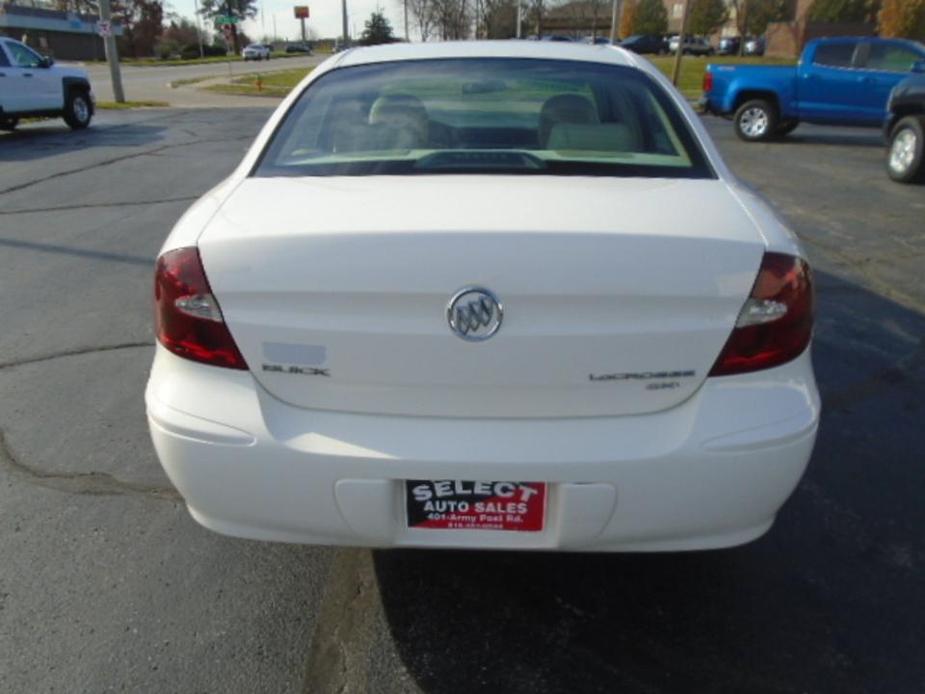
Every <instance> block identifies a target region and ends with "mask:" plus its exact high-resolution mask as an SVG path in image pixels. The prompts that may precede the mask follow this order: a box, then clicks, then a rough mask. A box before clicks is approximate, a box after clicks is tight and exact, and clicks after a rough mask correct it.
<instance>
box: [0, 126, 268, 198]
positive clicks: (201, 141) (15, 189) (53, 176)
mask: <svg viewBox="0 0 925 694" xmlns="http://www.w3.org/2000/svg"><path fill="white" fill-rule="evenodd" d="M245 140H246V141H248V142H249V141H251V140H253V138H252V137H250V136H248V137H219V138H212V139H197V140H194V141H191V142H175V143H173V144H167V145H161V146H160V147H153V148H151V149H146V150H143V151H141V152H132V153H131V154H123V155H122V156H119V157H113V158H111V159H104V160H102V161H98V162H95V163H93V164H90V165H88V166H84V167H81V168H79V169H67V170H65V171H56V172H55V173H53V174H49V175H48V176H44V177H42V178H37V179H34V180H32V181H26V182H25V183H18V184H16V185H14V186H10V187H9V188H4V189H2V190H0V195H5V194H7V193H17V192H19V191H21V190H25V189H26V188H31V187H32V186H36V185H39V184H41V183H47V182H48V181H52V180H54V179H56V178H63V177H64V176H72V175H74V174H82V173H86V172H88V171H92V170H93V169H100V168H103V167H106V166H110V165H112V164H118V163H120V162H123V161H127V160H129V159H136V158H138V157H147V156H152V155H156V154H159V153H161V152H164V151H166V150H169V149H176V148H178V147H189V146H190V145H201V144H215V143H219V142H241V141H245Z"/></svg>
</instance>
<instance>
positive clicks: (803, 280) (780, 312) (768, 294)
mask: <svg viewBox="0 0 925 694" xmlns="http://www.w3.org/2000/svg"><path fill="white" fill-rule="evenodd" d="M812 333H813V280H812V271H811V270H810V268H809V265H808V264H807V263H806V261H805V260H803V259H801V258H797V257H795V256H792V255H786V254H784V253H765V254H764V258H763V259H762V261H761V269H760V270H759V271H758V278H757V279H756V280H755V285H754V287H753V288H752V292H751V295H750V296H749V297H748V300H747V301H746V302H745V305H744V306H743V307H742V310H741V311H740V312H739V317H738V319H737V320H736V324H735V328H734V329H733V331H732V334H731V335H730V336H729V339H728V340H727V341H726V345H725V347H723V351H722V352H721V353H720V355H719V358H718V359H717V360H716V363H715V364H714V365H713V369H712V370H711V371H710V375H711V376H729V375H732V374H742V373H749V372H751V371H759V370H761V369H769V368H771V367H773V366H779V365H780V364H785V363H786V362H788V361H790V360H792V359H795V358H796V357H798V356H799V355H800V354H802V353H803V350H805V349H806V347H807V346H808V345H809V341H810V338H811V337H812Z"/></svg>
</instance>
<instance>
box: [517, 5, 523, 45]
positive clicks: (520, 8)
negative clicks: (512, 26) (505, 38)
mask: <svg viewBox="0 0 925 694" xmlns="http://www.w3.org/2000/svg"><path fill="white" fill-rule="evenodd" d="M523 12H524V7H523V0H517V38H520V25H521V24H523V23H524V15H523Z"/></svg>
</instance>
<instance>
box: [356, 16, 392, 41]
mask: <svg viewBox="0 0 925 694" xmlns="http://www.w3.org/2000/svg"><path fill="white" fill-rule="evenodd" d="M393 41H395V35H394V34H393V33H392V25H391V24H389V20H388V19H386V18H385V15H384V14H382V12H378V11H377V12H373V13H372V14H371V15H370V16H369V19H367V20H366V28H365V29H363V35H362V36H361V37H360V43H361V44H362V45H364V46H375V45H377V44H380V43H392V42H393Z"/></svg>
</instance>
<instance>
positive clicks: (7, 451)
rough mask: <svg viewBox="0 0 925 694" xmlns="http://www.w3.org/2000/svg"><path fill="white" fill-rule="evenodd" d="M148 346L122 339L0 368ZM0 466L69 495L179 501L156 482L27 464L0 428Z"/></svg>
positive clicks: (15, 362)
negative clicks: (48, 468)
mask: <svg viewBox="0 0 925 694" xmlns="http://www.w3.org/2000/svg"><path fill="white" fill-rule="evenodd" d="M151 346H152V344H151V343H150V342H125V343H122V344H118V345H104V346H102V347H85V348H77V349H71V350H66V351H63V352H56V353H55V354H47V355H42V356H37V357H27V358H24V359H18V360H14V361H8V362H3V363H0V370H3V369H11V368H14V367H17V366H25V365H27V364H38V363H41V362H46V361H51V360H53V359H61V358H63V357H73V356H79V355H82V354H93V353H96V352H113V351H115V350H121V349H133V348H140V347H151ZM0 467H3V468H6V469H7V470H8V471H9V472H11V473H13V474H14V475H17V476H19V477H22V478H25V480H26V481H27V482H30V483H32V484H36V485H38V486H41V487H46V488H49V489H55V490H57V491H62V492H68V493H71V494H81V495H88V496H124V495H129V494H132V495H137V496H144V497H149V498H154V499H166V500H170V501H179V500H181V499H182V497H181V496H180V494H179V492H177V491H176V490H175V489H173V488H172V487H159V486H156V485H150V484H142V483H140V482H129V481H127V480H121V479H119V478H118V477H115V476H113V475H111V474H109V473H108V472H97V471H91V472H50V471H48V470H42V469H41V468H38V467H35V466H33V465H29V464H28V463H26V462H24V461H22V460H21V459H20V458H19V456H17V455H16V453H15V452H14V451H13V449H12V448H11V447H10V444H9V442H8V441H7V439H6V434H5V433H4V432H3V430H2V429H0Z"/></svg>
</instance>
